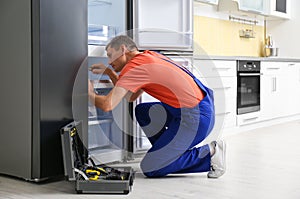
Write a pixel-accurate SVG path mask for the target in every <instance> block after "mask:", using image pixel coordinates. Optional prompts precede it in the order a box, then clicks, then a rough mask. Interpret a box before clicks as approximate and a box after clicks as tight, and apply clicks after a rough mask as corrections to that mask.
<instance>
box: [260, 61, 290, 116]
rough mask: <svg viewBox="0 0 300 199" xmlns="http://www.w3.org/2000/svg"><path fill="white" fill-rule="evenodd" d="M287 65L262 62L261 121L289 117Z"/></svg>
mask: <svg viewBox="0 0 300 199" xmlns="http://www.w3.org/2000/svg"><path fill="white" fill-rule="evenodd" d="M286 70H287V68H286V65H285V63H284V62H265V61H264V62H261V72H262V73H263V75H262V77H261V78H262V79H261V94H260V99H261V119H262V120H270V119H274V118H278V117H283V116H286V115H288V114H289V113H288V111H287V109H288V108H287V104H285V103H284V102H286V101H287V99H285V97H286V91H287V88H288V84H289V83H288V82H287V81H286Z"/></svg>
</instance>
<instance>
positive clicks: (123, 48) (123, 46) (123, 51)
mask: <svg viewBox="0 0 300 199" xmlns="http://www.w3.org/2000/svg"><path fill="white" fill-rule="evenodd" d="M120 47H121V50H122V55H125V52H126V49H127V48H126V46H125V45H124V44H122V45H121V46H120Z"/></svg>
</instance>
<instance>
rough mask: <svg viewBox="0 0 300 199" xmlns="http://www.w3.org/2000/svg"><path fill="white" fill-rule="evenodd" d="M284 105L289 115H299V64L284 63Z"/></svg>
mask: <svg viewBox="0 0 300 199" xmlns="http://www.w3.org/2000/svg"><path fill="white" fill-rule="evenodd" d="M285 67H286V72H285V75H284V77H285V78H284V81H285V85H286V88H285V90H286V91H285V93H284V95H285V96H284V98H285V101H284V102H285V103H286V105H284V106H286V107H287V110H286V111H287V112H288V114H289V115H295V114H299V113H300V63H293V62H288V63H285Z"/></svg>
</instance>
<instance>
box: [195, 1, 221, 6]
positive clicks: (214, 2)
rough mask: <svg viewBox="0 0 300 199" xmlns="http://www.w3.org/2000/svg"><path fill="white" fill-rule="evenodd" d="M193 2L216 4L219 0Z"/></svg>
mask: <svg viewBox="0 0 300 199" xmlns="http://www.w3.org/2000/svg"><path fill="white" fill-rule="evenodd" d="M194 2H200V3H207V4H214V5H218V3H219V0H194Z"/></svg>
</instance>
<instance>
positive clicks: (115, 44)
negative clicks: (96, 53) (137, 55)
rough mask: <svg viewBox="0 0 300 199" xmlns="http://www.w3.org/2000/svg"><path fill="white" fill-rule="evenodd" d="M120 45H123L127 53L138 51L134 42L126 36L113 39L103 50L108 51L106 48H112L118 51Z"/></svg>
mask: <svg viewBox="0 0 300 199" xmlns="http://www.w3.org/2000/svg"><path fill="white" fill-rule="evenodd" d="M121 45H125V46H126V48H127V49H128V50H129V51H134V50H138V47H137V46H136V44H135V42H134V41H133V40H132V39H131V38H130V37H128V36H126V35H119V36H116V37H114V38H113V39H112V40H110V42H109V43H108V44H107V45H106V48H105V50H107V49H108V47H111V48H114V49H115V50H118V49H119V48H120V46H121Z"/></svg>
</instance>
